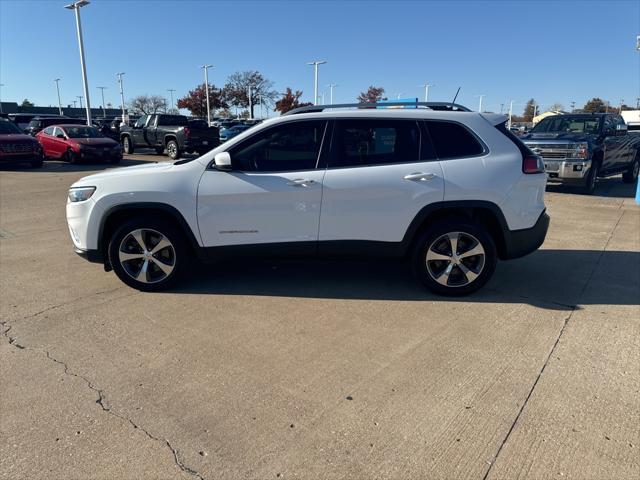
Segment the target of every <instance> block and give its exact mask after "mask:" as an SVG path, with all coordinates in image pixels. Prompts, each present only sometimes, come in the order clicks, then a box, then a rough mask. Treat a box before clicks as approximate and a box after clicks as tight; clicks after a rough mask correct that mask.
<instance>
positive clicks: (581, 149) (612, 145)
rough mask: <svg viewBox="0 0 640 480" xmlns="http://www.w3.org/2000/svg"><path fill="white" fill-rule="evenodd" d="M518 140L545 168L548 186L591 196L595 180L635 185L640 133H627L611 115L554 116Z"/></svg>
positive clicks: (623, 125)
mask: <svg viewBox="0 0 640 480" xmlns="http://www.w3.org/2000/svg"><path fill="white" fill-rule="evenodd" d="M520 139H521V140H522V141H523V142H524V143H525V144H526V145H527V146H528V147H529V148H530V149H531V150H532V151H533V152H534V153H536V154H538V155H540V156H541V157H542V158H543V160H544V164H545V171H546V172H547V175H548V177H549V181H550V182H561V183H564V184H570V185H578V186H580V187H581V188H582V190H583V191H584V192H585V193H589V194H590V193H593V191H594V190H595V187H596V182H597V179H598V178H602V177H609V176H612V175H618V174H622V179H623V180H624V181H625V182H627V183H632V182H635V181H636V179H637V178H638V170H639V168H640V132H630V131H628V128H627V124H626V123H625V121H624V119H623V118H622V116H620V115H618V114H610V113H580V114H568V115H555V116H552V117H547V118H545V119H544V120H542V121H541V122H540V123H538V124H537V125H536V126H535V127H534V128H533V129H532V130H531V132H529V133H528V134H527V135H525V136H523V137H520Z"/></svg>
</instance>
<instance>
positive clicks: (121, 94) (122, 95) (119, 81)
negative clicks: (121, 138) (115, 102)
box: [116, 72, 124, 124]
mask: <svg viewBox="0 0 640 480" xmlns="http://www.w3.org/2000/svg"><path fill="white" fill-rule="evenodd" d="M123 75H124V72H120V73H116V76H117V77H118V83H119V84H120V103H121V105H122V123H123V124H124V89H123V88H122V76H123Z"/></svg>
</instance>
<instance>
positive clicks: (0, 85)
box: [0, 83, 4, 113]
mask: <svg viewBox="0 0 640 480" xmlns="http://www.w3.org/2000/svg"><path fill="white" fill-rule="evenodd" d="M2 87H4V83H0V113H3V111H2Z"/></svg>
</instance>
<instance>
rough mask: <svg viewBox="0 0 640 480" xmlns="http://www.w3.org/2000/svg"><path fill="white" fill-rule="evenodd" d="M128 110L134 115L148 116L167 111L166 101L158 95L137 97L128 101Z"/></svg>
mask: <svg viewBox="0 0 640 480" xmlns="http://www.w3.org/2000/svg"><path fill="white" fill-rule="evenodd" d="M129 110H130V111H131V113H133V114H134V115H149V114H153V113H164V112H166V111H167V100H166V99H165V98H164V97H162V96H160V95H138V96H137V97H134V98H132V99H131V100H129Z"/></svg>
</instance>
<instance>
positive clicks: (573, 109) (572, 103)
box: [571, 102, 576, 113]
mask: <svg viewBox="0 0 640 480" xmlns="http://www.w3.org/2000/svg"><path fill="white" fill-rule="evenodd" d="M575 109H576V102H571V113H573V112H574V111H575Z"/></svg>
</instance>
